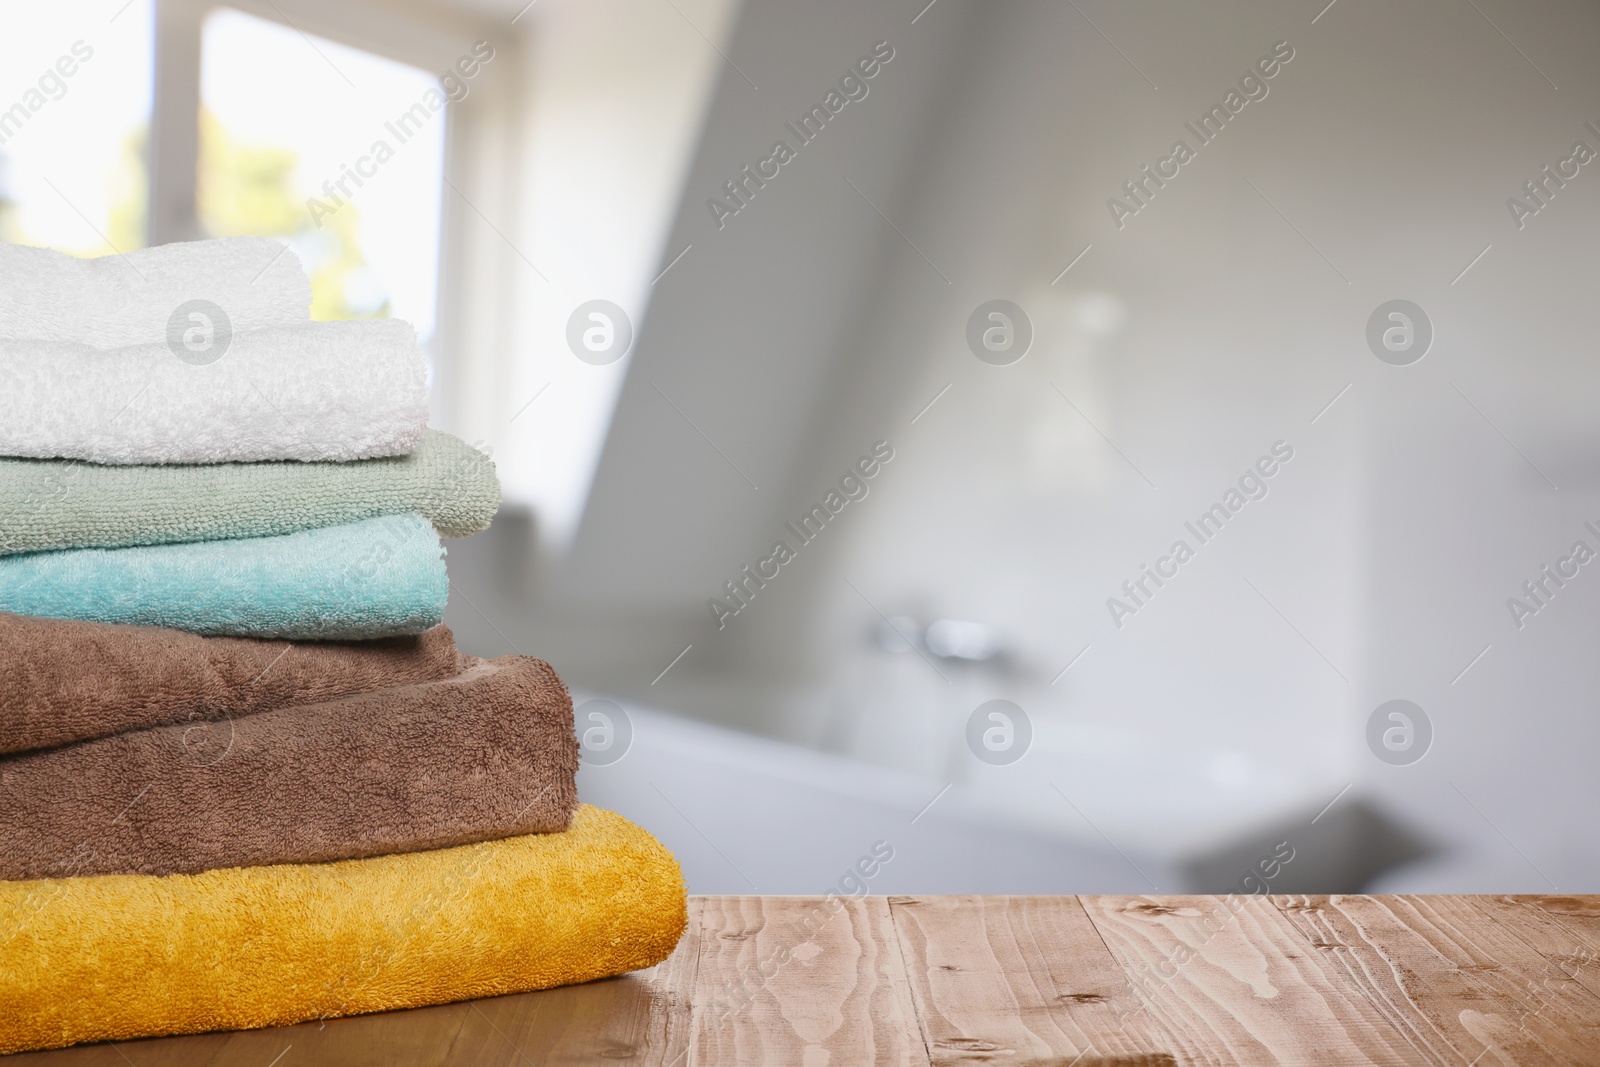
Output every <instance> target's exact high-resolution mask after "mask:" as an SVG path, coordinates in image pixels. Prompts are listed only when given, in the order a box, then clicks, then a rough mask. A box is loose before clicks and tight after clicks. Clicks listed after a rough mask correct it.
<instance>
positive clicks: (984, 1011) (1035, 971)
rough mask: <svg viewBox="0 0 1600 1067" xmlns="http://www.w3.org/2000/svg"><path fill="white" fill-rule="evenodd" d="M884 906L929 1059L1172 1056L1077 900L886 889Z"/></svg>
mask: <svg viewBox="0 0 1600 1067" xmlns="http://www.w3.org/2000/svg"><path fill="white" fill-rule="evenodd" d="M889 909H890V913H891V914H892V915H893V916H894V923H895V932H896V934H897V936H898V937H899V939H900V944H901V945H902V947H903V949H904V953H905V960H906V971H907V973H908V975H909V977H910V979H911V991H912V995H913V997H914V1001H915V1004H916V1009H917V1015H918V1018H919V1020H920V1022H921V1025H922V1036H923V1040H924V1042H925V1043H926V1044H927V1046H928V1050H929V1053H930V1058H931V1060H932V1061H933V1063H934V1064H964V1063H988V1062H991V1061H996V1062H1004V1063H1006V1064H1010V1065H1014V1067H1025V1065H1028V1064H1064V1063H1073V1062H1076V1063H1077V1064H1078V1067H1092V1065H1094V1064H1097V1063H1101V1064H1104V1063H1118V1064H1126V1065H1128V1067H1133V1065H1135V1064H1149V1065H1150V1067H1158V1065H1162V1064H1171V1063H1173V1062H1174V1060H1173V1058H1172V1056H1171V1055H1170V1053H1168V1052H1167V1051H1166V1048H1165V1043H1164V1040H1163V1039H1162V1038H1161V1037H1159V1036H1156V1035H1154V1034H1152V1033H1151V1031H1150V1027H1149V1026H1148V1025H1144V1024H1146V1023H1147V1022H1148V1020H1140V1019H1138V1018H1137V1016H1138V1015H1139V1012H1140V1007H1141V1005H1140V1003H1139V1001H1138V999H1137V998H1136V997H1135V996H1134V994H1133V991H1132V989H1131V987H1130V986H1129V984H1128V979H1127V977H1126V975H1124V974H1123V971H1122V967H1121V966H1120V965H1119V964H1118V963H1117V961H1116V960H1115V959H1114V958H1113V957H1112V955H1111V953H1110V951H1109V950H1107V948H1106V946H1105V943H1104V942H1103V941H1102V940H1101V938H1100V934H1099V933H1098V932H1097V931H1096V930H1095V927H1094V924H1093V923H1092V922H1090V921H1089V917H1088V915H1086V914H1085V913H1084V910H1083V907H1082V905H1081V904H1079V903H1078V899H1077V898H1076V897H931V896H930V897H890V898H889ZM1130 1020H1131V1023H1130Z"/></svg>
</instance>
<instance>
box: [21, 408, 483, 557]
mask: <svg viewBox="0 0 1600 1067" xmlns="http://www.w3.org/2000/svg"><path fill="white" fill-rule="evenodd" d="M499 506H500V482H499V480H498V479H497V478H496V477H495V472H494V463H493V461H492V460H490V459H489V457H488V456H486V455H484V454H483V453H482V452H479V451H478V450H477V449H475V448H472V447H471V446H469V445H467V444H466V443H465V442H463V441H461V440H460V439H458V438H455V437H451V436H450V435H449V434H446V433H439V432H438V431H437V430H429V431H427V433H426V434H425V435H424V436H423V438H422V445H421V447H420V448H418V449H417V451H415V452H413V453H412V454H411V455H409V456H390V457H385V458H383V459H366V460H361V461H359V462H356V463H299V462H295V461H292V460H286V461H282V462H277V463H209V464H186V465H177V466H158V467H152V466H103V465H101V464H95V463H82V462H79V461H77V460H59V459H0V555H5V554H7V553H12V552H37V551H40V550H43V549H57V548H121V547H125V546H128V545H159V544H171V543H175V542H182V541H219V540H226V539H230V538H238V537H266V536H270V535H272V534H285V533H293V532H294V531H296V530H309V529H313V528H315V527H319V526H336V525H339V524H341V523H347V522H356V521H358V520H360V519H369V518H373V517H375V516H378V515H396V514H401V513H404V512H413V511H414V512H419V513H421V514H422V515H423V516H424V517H426V518H427V519H428V520H429V521H430V522H432V523H433V525H434V527H435V528H436V529H438V531H439V532H440V533H441V534H443V535H444V536H445V537H467V536H469V535H471V534H475V533H478V532H479V531H481V530H484V529H487V528H488V526H489V521H490V520H491V519H492V518H494V513H495V511H496V509H498V508H499Z"/></svg>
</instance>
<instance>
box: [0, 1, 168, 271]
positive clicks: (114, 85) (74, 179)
mask: <svg viewBox="0 0 1600 1067" xmlns="http://www.w3.org/2000/svg"><path fill="white" fill-rule="evenodd" d="M152 6H153V5H152V3H151V0H133V2H132V3H126V2H125V0H114V2H113V0H107V2H104V3H86V4H7V5H6V12H5V20H6V30H5V33H3V34H0V240H6V241H13V242H17V243H19V244H31V245H44V246H48V247H52V248H59V249H61V250H62V251H65V252H72V253H74V254H77V255H82V256H99V255H106V254H109V253H111V252H117V251H121V252H127V251H131V250H132V249H135V248H140V247H142V246H143V245H144V234H145V181H146V171H145V165H144V148H145V143H146V138H147V136H148V132H149V128H150V85H151V48H152V44H151V42H152V39H153V34H152V29H151V27H152V23H151V18H152V15H151V9H152Z"/></svg>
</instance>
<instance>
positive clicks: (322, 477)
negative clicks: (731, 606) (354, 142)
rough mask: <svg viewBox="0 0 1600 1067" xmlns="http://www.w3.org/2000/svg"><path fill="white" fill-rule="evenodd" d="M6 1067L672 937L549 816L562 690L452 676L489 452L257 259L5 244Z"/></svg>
mask: <svg viewBox="0 0 1600 1067" xmlns="http://www.w3.org/2000/svg"><path fill="white" fill-rule="evenodd" d="M0 287H3V290H4V297H3V303H0V457H3V458H0V961H3V965H0V1052H12V1051H17V1050H20V1049H28V1048H48V1047H56V1046H61V1045H68V1044H73V1043H76V1042H80V1041H93V1040H104V1039H118V1038H126V1037H137V1036H144V1035H152V1034H167V1033H186V1032H196V1031H202V1030H213V1029H231V1028H243V1027H256V1026H271V1025H278V1024H284V1023H291V1022H298V1021H302V1020H306V1019H314V1018H325V1017H331V1016H336V1015H347V1014H353V1013H358V1012H368V1011H381V1010H387V1009H393V1008H403V1007H415V1006H418V1005H422V1004H431V1003H438V1002H442V1001H447V1000H458V999H463V998H469V997H479V996H487V995H493V994H499V993H509V992H519V991H525V990H530V989H539V988H544V987H547V986H552V985H560V984H565V983H570V982H580V981H587V980H589V979H593V978H599V977H604V976H607V975H612V974H618V973H621V972H623V971H627V970H633V969H635V968H638V967H644V966H649V965H651V964H654V963H656V962H659V961H660V960H661V959H663V958H665V956H666V955H667V954H668V953H669V952H670V951H671V950H672V947H673V946H674V945H675V944H676V942H677V940H678V937H679V935H680V934H681V932H682V930H683V927H684V924H685V920H686V913H685V901H684V890H683V882H682V878H681V875H680V873H679V871H678V867H677V865H676V863H675V862H674V861H673V859H672V857H671V855H670V854H668V853H667V852H666V850H665V849H663V848H662V847H661V845H660V844H658V843H657V842H656V841H655V840H654V839H653V838H651V837H650V836H649V835H648V834H646V833H645V832H644V831H642V830H640V829H639V828H637V827H635V826H633V825H631V824H630V823H628V822H626V821H625V820H623V819H621V818H620V817H618V816H616V815H613V814H611V813H609V812H604V811H600V810H598V809H594V808H590V807H587V806H582V805H580V804H579V803H578V797H577V788H576V784H575V775H576V772H577V763H578V748H577V740H576V738H575V736H574V733H573V723H572V703H571V700H570V698H569V696H568V694H567V690H566V687H565V686H564V685H563V684H562V683H561V680H560V679H559V678H558V677H557V676H556V674H555V672H554V671H553V670H552V669H551V668H550V666H549V665H548V664H546V663H544V662H543V661H541V660H538V659H533V658H531V657H523V656H507V657H503V658H500V659H494V660H481V659H477V658H475V657H472V656H468V655H465V654H463V653H461V652H460V651H459V650H458V649H457V648H456V645H455V641H454V638H453V637H452V635H451V633H450V631H449V630H448V629H447V628H446V627H445V626H443V625H442V620H443V617H444V608H445V602H446V600H447V598H448V594H449V581H448V578H447V576H446V573H445V566H444V549H443V546H442V545H441V543H440V536H441V535H442V536H444V537H462V536H466V535H469V534H472V533H476V532H478V531H480V530H482V529H484V528H485V527H487V526H488V524H489V521H490V519H491V518H492V517H493V514H494V512H495V510H496V509H497V507H498V506H499V498H500V491H499V484H498V482H497V481H496V478H495V474H494V469H493V466H492V464H491V463H490V462H489V460H488V459H487V458H486V457H485V456H483V455H482V454H481V453H480V452H478V451H477V450H476V449H473V448H471V447H469V446H467V445H465V444H463V443H462V442H461V441H459V440H457V439H456V438H453V437H451V436H449V435H447V434H442V433H437V432H434V431H432V430H429V429H427V428H426V420H427V371H426V365H425V361H424V358H423V356H422V353H421V351H420V350H419V348H418V346H417V344H416V341H415V338H414V336H413V334H412V331H411V328H410V327H409V326H407V325H406V324H404V323H399V322H391V321H363V322H338V323H333V322H319V323H312V322H310V321H308V316H307V308H308V307H309V304H310V291H309V286H308V283H307V281H306V277H305V274H304V272H303V270H302V269H301V267H300V264H299V262H298V260H297V259H296V257H295V256H294V255H292V254H290V253H287V252H286V251H285V250H284V248H283V247H282V246H280V245H278V244H277V243H275V242H271V241H267V240H264V239H255V238H236V239H226V240H220V241H206V242H199V243H195V244H187V245H168V246H164V247H160V248H154V249H149V250H146V251H142V252H136V253H133V254H130V255H127V256H116V257H107V258H105V259H100V260H75V259H71V258H69V257H66V256H63V255H60V254H58V253H54V252H49V251H44V250H39V249H31V248H21V247H18V246H4V245H0Z"/></svg>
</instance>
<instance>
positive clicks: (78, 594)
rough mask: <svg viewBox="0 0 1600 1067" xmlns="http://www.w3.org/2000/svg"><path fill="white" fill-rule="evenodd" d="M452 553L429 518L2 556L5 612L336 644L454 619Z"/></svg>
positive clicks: (0, 599) (0, 592) (1, 606)
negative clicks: (448, 569) (448, 604)
mask: <svg viewBox="0 0 1600 1067" xmlns="http://www.w3.org/2000/svg"><path fill="white" fill-rule="evenodd" d="M449 596H450V581H449V579H448V578H447V577H445V569H444V546H442V545H441V544H440V543H439V535H438V533H437V532H436V531H435V530H434V528H433V524H432V523H430V522H429V521H428V520H427V519H425V518H423V517H422V516H421V515H386V516H383V517H382V518H377V519H364V520H362V521H361V522H355V523H349V524H347V525H344V526H327V527H323V528H321V529H317V530H302V531H299V532H298V533H291V534H282V535H279V536H277V537H249V538H241V539H239V540H234V541H199V542H195V543H192V544H181V545H151V546H141V547H135V548H76V549H66V550H64V551H59V552H28V553H24V554H21V555H14V556H6V557H3V558H0V611H7V612H11V613H13V614H16V615H37V616H42V617H45V618H53V619H84V620H87V621H90V622H121V623H135V624H139V625H143V626H166V627H170V628H171V629H174V630H187V631H189V632H190V633H197V634H211V635H220V634H227V635H234V636H240V637H268V638H283V639H290V640H335V639H353V638H367V637H388V636H391V635H394V634H415V633H421V632H422V631H424V630H427V629H430V628H431V627H433V626H436V625H438V624H439V623H440V622H441V621H443V619H444V606H445V601H446V600H448V599H449Z"/></svg>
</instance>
